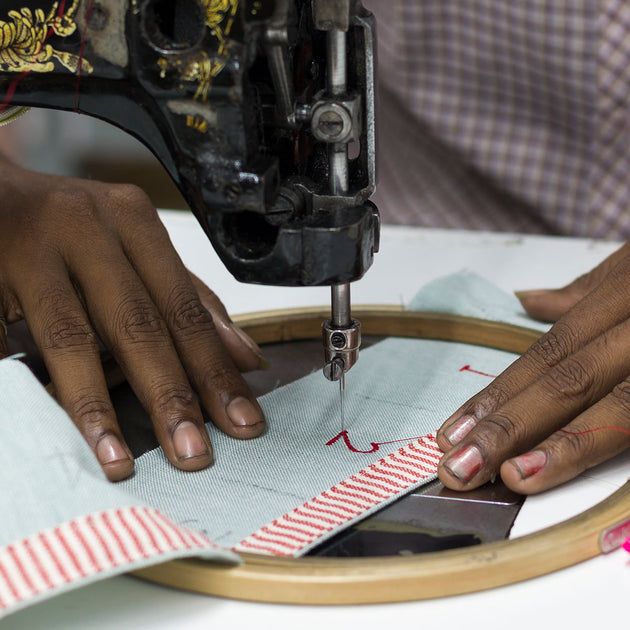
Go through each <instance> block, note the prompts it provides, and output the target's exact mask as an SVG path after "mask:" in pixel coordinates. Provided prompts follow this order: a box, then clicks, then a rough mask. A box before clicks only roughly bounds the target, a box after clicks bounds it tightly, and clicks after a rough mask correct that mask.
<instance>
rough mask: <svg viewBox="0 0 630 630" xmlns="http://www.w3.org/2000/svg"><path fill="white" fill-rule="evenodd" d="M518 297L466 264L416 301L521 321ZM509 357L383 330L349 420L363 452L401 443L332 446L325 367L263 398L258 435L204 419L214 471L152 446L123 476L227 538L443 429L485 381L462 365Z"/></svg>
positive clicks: (491, 363)
mask: <svg viewBox="0 0 630 630" xmlns="http://www.w3.org/2000/svg"><path fill="white" fill-rule="evenodd" d="M490 298H491V299H490ZM515 301H516V299H515V298H514V297H513V296H509V295H507V294H505V293H503V292H501V291H499V290H498V289H496V288H495V287H493V286H492V285H490V284H489V283H487V282H485V281H484V280H483V279H481V278H479V277H478V276H473V275H472V274H469V273H464V274H456V275H455V276H451V277H448V278H446V279H443V280H441V281H436V282H435V283H431V284H430V285H427V287H426V288H425V289H423V290H422V291H421V292H420V293H419V294H418V295H417V297H416V298H415V299H414V301H413V303H412V306H413V307H414V308H416V309H422V310H440V309H442V310H443V308H444V307H446V306H450V307H451V308H450V312H460V313H465V314H470V315H472V316H475V317H479V316H480V315H484V314H487V313H486V311H485V308H486V307H484V310H482V309H480V308H479V305H480V304H482V303H485V304H487V308H488V309H489V311H495V312H499V313H501V315H502V316H505V318H506V319H510V320H512V321H515V320H516V321H519V322H520V320H522V317H519V315H518V313H517V310H518V308H519V307H516V306H515V305H514V302H515ZM517 304H518V303H517ZM527 322H528V323H529V320H527ZM514 359H515V355H513V354H511V353H506V352H500V351H497V350H490V349H487V348H481V347H476V346H470V345H462V344H454V343H445V342H437V341H426V340H412V339H388V340H385V341H383V342H381V343H379V344H377V345H375V346H373V347H372V348H369V349H367V350H365V351H363V352H361V357H360V360H359V362H358V363H357V365H356V366H355V367H354V368H353V369H352V371H351V372H350V373H349V374H348V376H347V378H346V423H345V428H346V429H348V431H349V436H350V439H351V441H352V444H353V445H354V446H355V447H356V448H357V449H359V450H368V449H369V448H370V444H371V442H390V441H393V440H402V441H401V442H396V443H393V444H383V445H382V446H381V447H380V448H379V450H378V452H374V453H369V454H361V453H354V452H351V451H349V450H348V449H347V448H346V447H345V446H344V444H343V441H342V440H338V441H337V442H336V443H335V444H333V445H330V446H326V443H327V442H328V441H329V440H330V439H331V438H333V437H335V435H337V434H338V433H339V431H340V430H341V427H340V417H339V392H338V385H337V384H336V383H329V382H328V381H326V380H325V379H324V378H323V376H322V375H321V373H319V372H318V373H314V374H311V375H309V376H307V377H305V378H303V379H301V380H300V381H297V382H295V383H292V384H290V385H287V386H285V387H283V388H281V389H277V390H275V391H273V392H271V393H269V394H267V395H266V396H263V397H262V398H261V400H260V403H261V405H262V407H263V409H264V411H265V415H266V418H267V422H268V429H267V432H266V434H265V435H263V436H262V437H260V438H258V439H256V440H252V441H241V440H235V439H233V438H230V437H227V436H225V435H223V434H221V433H220V432H219V431H217V430H216V429H215V428H214V427H213V426H212V425H208V427H207V428H208V431H209V433H210V436H211V439H212V441H213V444H214V452H215V462H214V464H213V465H212V467H211V468H209V469H207V470H205V471H202V472H198V473H194V474H190V473H185V472H181V471H178V470H176V469H174V468H173V467H172V466H171V465H170V464H169V463H168V461H167V460H166V458H165V457H164V455H163V453H162V452H161V451H160V450H154V451H152V452H150V453H147V454H145V455H143V456H142V457H140V458H138V459H137V461H136V474H135V475H134V477H133V478H131V479H129V480H127V481H124V482H122V484H121V485H122V486H123V487H124V488H125V489H126V490H128V492H130V493H132V494H134V495H136V496H139V497H141V498H142V500H143V501H145V502H147V503H149V504H151V505H155V506H157V507H159V508H160V509H161V510H163V511H164V512H165V513H167V514H169V515H170V516H171V517H172V518H173V519H174V520H176V521H177V522H179V523H182V524H185V525H188V526H190V527H194V528H197V529H199V530H201V531H203V532H204V533H205V534H206V535H208V536H210V537H211V538H212V539H213V540H215V541H216V542H218V543H220V544H222V545H225V546H228V547H231V546H233V545H235V544H236V543H238V542H240V540H242V539H243V538H245V537H246V536H248V535H249V534H251V533H253V532H255V531H256V530H258V529H259V528H260V527H262V526H264V525H265V524H267V523H268V522H270V521H271V520H273V519H274V518H277V517H279V516H281V515H282V514H284V513H286V512H288V511H290V510H292V509H293V508H295V507H298V506H300V505H301V504H302V503H304V502H305V501H307V500H309V499H311V498H312V497H314V496H316V495H318V494H319V493H321V492H322V491H324V490H327V489H328V488H329V487H331V486H333V485H335V484H337V483H339V482H340V481H342V480H344V479H347V478H348V477H350V476H351V475H353V474H354V473H356V472H358V471H359V470H361V469H362V468H364V467H366V466H367V465H369V464H370V463H372V462H374V461H377V460H379V459H380V458H381V457H383V456H385V455H387V454H388V453H391V452H393V451H395V450H397V449H398V448H400V447H401V446H403V445H404V444H405V441H404V440H405V439H408V441H411V438H415V437H419V436H422V435H426V434H428V433H430V432H432V431H434V430H435V429H437V428H438V427H439V426H440V425H441V424H442V422H443V421H444V420H445V419H446V418H447V417H448V416H449V415H450V414H451V413H452V412H453V411H454V410H455V409H457V407H459V406H460V405H461V404H462V403H464V402H465V401H466V400H467V399H468V398H469V397H470V396H472V395H473V394H475V393H476V392H477V391H479V389H481V388H483V387H484V386H485V385H487V384H488V383H489V382H490V379H489V378H488V377H487V376H483V375H479V374H475V373H473V372H470V371H465V372H460V369H461V368H462V367H463V366H465V365H470V366H471V367H472V368H473V369H477V370H478V371H481V372H485V373H487V374H495V375H496V374H499V373H500V372H501V371H502V370H503V369H505V368H506V367H507V366H508V365H509V364H510V363H511V362H512V361H513V360H514ZM334 533H336V530H334V531H332V532H330V535H333V534H334ZM322 540H323V539H322Z"/></svg>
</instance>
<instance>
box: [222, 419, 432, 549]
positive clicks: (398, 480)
mask: <svg viewBox="0 0 630 630" xmlns="http://www.w3.org/2000/svg"><path fill="white" fill-rule="evenodd" d="M442 455H443V453H442V451H441V450H440V448H439V447H438V445H437V442H436V433H435V432H434V433H431V434H429V435H427V436H424V437H422V438H419V439H418V440H415V441H413V442H411V443H409V444H407V445H406V446H403V447H401V448H399V449H398V450H397V451H394V452H393V453H390V454H389V455H387V456H385V457H383V458H382V459H380V460H379V461H377V462H375V463H373V464H370V465H369V466H367V467H366V468H364V469H362V470H360V471H359V472H357V473H355V474H354V475H352V476H351V477H348V478H347V479H345V480H344V481H341V482H340V483H338V484H336V485H335V486H332V487H331V488H329V489H328V490H325V491H324V492H322V493H321V494H319V495H317V496H316V497H313V498H312V499H310V500H309V501H307V502H305V503H303V504H302V505H301V506H299V507H297V508H294V509H293V510H291V511H290V512H287V513H286V514H284V515H283V516H281V517H279V518H277V519H274V520H273V521H271V522H270V523H268V524H267V525H264V526H263V527H261V528H260V529H258V530H257V531H255V532H253V533H252V534H250V535H249V536H247V537H246V538H244V539H243V540H241V541H240V542H239V543H237V544H236V545H235V546H234V547H233V548H232V550H233V551H235V552H241V553H258V554H264V555H275V556H299V555H303V554H304V553H306V552H307V551H309V550H310V549H312V548H313V547H315V546H316V545H318V544H320V543H322V542H323V541H324V540H326V539H327V538H329V537H330V536H332V535H333V533H334V531H333V530H336V529H337V528H338V527H341V526H344V527H348V526H350V525H352V524H353V523H354V522H356V521H358V520H361V519H363V518H365V517H366V516H368V515H369V514H371V513H372V512H375V511H376V510H377V509H380V508H382V507H384V506H385V505H387V504H388V503H391V502H392V501H393V500H394V499H396V498H398V497H399V496H402V495H403V494H406V493H407V492H410V491H411V490H413V489H414V488H416V487H417V486H419V485H420V484H423V483H426V482H427V481H429V480H431V479H434V478H435V477H436V476H437V465H438V463H439V461H440V459H441V458H442Z"/></svg>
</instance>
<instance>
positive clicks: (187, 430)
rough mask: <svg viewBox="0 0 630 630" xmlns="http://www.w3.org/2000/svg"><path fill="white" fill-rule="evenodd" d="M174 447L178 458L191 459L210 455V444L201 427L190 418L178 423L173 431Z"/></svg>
mask: <svg viewBox="0 0 630 630" xmlns="http://www.w3.org/2000/svg"><path fill="white" fill-rule="evenodd" d="M173 447H174V449H175V455H177V459H180V460H181V459H190V458H191V457H201V456H202V455H208V454H209V452H210V451H209V450H208V445H207V444H206V441H205V440H204V439H203V437H202V435H201V433H200V431H199V429H198V428H197V426H196V425H195V424H193V423H192V422H190V420H184V421H183V422H180V423H179V424H178V425H177V428H176V429H175V432H174V433H173Z"/></svg>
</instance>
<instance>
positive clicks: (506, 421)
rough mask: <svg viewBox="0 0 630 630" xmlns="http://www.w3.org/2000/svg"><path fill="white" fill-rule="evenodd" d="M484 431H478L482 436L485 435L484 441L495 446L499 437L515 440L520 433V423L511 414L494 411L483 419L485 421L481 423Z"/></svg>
mask: <svg viewBox="0 0 630 630" xmlns="http://www.w3.org/2000/svg"><path fill="white" fill-rule="evenodd" d="M479 426H480V427H481V429H482V431H478V434H479V435H480V436H484V438H482V439H484V441H487V442H488V444H490V445H492V446H494V445H495V444H496V442H497V434H498V435H499V438H498V439H505V440H508V441H513V440H514V439H515V437H516V436H518V435H519V433H520V431H519V424H518V423H517V422H516V421H514V420H513V419H512V418H510V416H507V415H505V414H499V413H494V414H492V415H490V416H488V417H486V418H484V419H483V423H482V424H481V425H479Z"/></svg>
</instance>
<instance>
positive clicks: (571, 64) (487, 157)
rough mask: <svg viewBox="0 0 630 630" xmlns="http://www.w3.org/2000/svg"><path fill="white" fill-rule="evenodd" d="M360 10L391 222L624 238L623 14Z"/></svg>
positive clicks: (461, 4) (597, 10)
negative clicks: (366, 16) (370, 50)
mask: <svg viewBox="0 0 630 630" xmlns="http://www.w3.org/2000/svg"><path fill="white" fill-rule="evenodd" d="M364 4H365V5H366V6H368V7H369V8H370V9H371V10H372V11H373V12H374V13H375V14H376V17H377V21H378V36H379V113H378V118H379V155H378V159H379V173H380V174H379V186H378V190H377V195H376V201H377V203H378V204H379V205H380V207H381V212H382V214H383V217H384V219H385V221H387V222H390V223H391V222H393V223H408V224H415V225H428V226H443V227H457V228H474V229H488V230H504V231H519V232H532V233H551V234H567V235H575V236H588V237H597V238H628V237H630V2H627V1H624V0H599V1H596V0H519V1H518V2H505V1H504V0H386V1H384V0H364Z"/></svg>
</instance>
